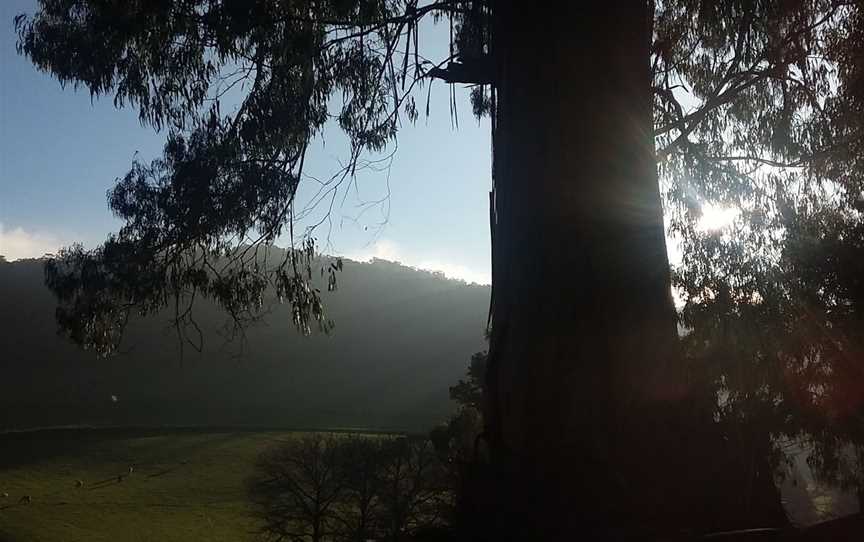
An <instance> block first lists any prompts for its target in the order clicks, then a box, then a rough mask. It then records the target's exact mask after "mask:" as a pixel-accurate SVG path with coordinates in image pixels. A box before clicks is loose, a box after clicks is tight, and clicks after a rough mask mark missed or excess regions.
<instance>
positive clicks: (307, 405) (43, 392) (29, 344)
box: [0, 260, 489, 430]
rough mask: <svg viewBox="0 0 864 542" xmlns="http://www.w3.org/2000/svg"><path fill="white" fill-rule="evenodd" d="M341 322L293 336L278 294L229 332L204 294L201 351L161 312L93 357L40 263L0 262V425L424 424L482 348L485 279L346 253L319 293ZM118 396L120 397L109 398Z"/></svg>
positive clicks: (199, 310)
mask: <svg viewBox="0 0 864 542" xmlns="http://www.w3.org/2000/svg"><path fill="white" fill-rule="evenodd" d="M324 295H325V296H326V297H325V302H326V304H327V305H326V306H327V309H328V312H329V315H330V317H331V318H332V319H333V320H335V322H336V328H335V330H334V331H333V332H332V333H331V334H330V335H328V336H325V335H320V334H319V335H313V336H311V337H302V336H300V335H299V334H298V333H297V332H296V331H295V330H294V328H293V327H292V325H291V324H290V320H289V310H288V307H287V306H282V305H276V306H275V307H274V309H273V312H272V313H271V314H270V315H269V316H268V317H267V319H266V320H265V322H263V323H262V324H260V325H257V326H255V327H253V328H251V329H250V330H249V331H248V343H247V344H246V348H245V350H244V351H243V352H242V354H241V352H240V344H239V342H236V341H235V342H226V341H225V339H224V338H223V337H221V336H220V334H219V330H220V328H221V327H222V325H223V324H224V323H225V316H224V314H222V313H221V312H220V311H219V310H218V309H217V308H216V307H214V306H212V305H209V304H207V303H205V302H201V303H199V304H198V305H196V318H197V320H198V321H199V323H200V324H201V325H202V328H203V330H204V332H205V346H204V350H203V352H202V353H201V354H198V353H197V352H195V351H193V350H191V349H190V348H186V349H185V354H184V357H183V360H182V363H181V359H180V356H179V347H178V342H177V338H176V335H175V334H174V330H173V328H172V327H171V326H170V322H169V315H167V314H166V315H164V316H161V317H160V316H157V317H151V318H148V319H143V320H137V321H134V322H132V323H131V324H130V328H129V330H128V333H127V335H126V339H125V341H124V345H123V349H122V352H121V353H120V354H119V355H117V356H115V357H112V358H109V359H96V358H95V357H94V356H93V355H92V354H91V353H88V352H83V351H81V350H79V349H78V348H77V347H76V346H74V345H72V344H70V343H68V342H67V341H66V340H65V339H64V338H62V337H60V336H58V335H57V332H56V327H55V324H54V317H53V314H54V308H55V302H54V299H53V297H52V295H51V293H50V292H49V291H48V290H47V289H46V288H45V287H44V286H43V285H42V265H41V262H40V261H37V260H28V261H19V262H14V263H0V329H2V333H0V429H10V428H26V427H35V426H45V425H66V424H94V425H103V424H119V425H127V424H134V425H175V424H176V425H213V426H226V425H228V426H232V425H244V426H280V427H286V426H292V427H322V426H326V427H343V426H349V427H374V428H387V429H411V430H422V429H426V428H428V427H429V426H430V425H431V424H433V423H435V422H436V421H438V420H440V419H441V418H442V417H443V416H445V415H446V413H447V412H448V411H449V409H450V408H451V406H450V404H449V401H448V398H447V387H448V386H449V385H451V384H452V383H454V382H455V380H456V379H458V378H459V377H460V376H461V375H462V373H463V372H464V368H465V366H466V364H467V361H468V358H469V356H470V355H471V354H472V353H473V352H476V351H478V350H480V349H482V348H483V347H484V344H483V339H482V335H483V328H484V325H485V322H486V311H487V304H488V296H489V289H488V287H486V286H477V285H466V284H464V283H461V282H457V281H451V280H446V279H444V278H443V277H441V276H439V275H435V274H432V273H428V272H424V271H417V270H414V269H409V268H406V267H403V266H401V265H398V264H395V263H391V262H385V261H382V260H376V261H373V262H372V263H358V262H350V261H348V262H346V266H345V271H344V272H343V273H342V275H341V276H340V282H339V289H338V291H336V292H333V293H327V294H324ZM112 396H115V397H116V399H117V400H116V401H114V400H113V399H112Z"/></svg>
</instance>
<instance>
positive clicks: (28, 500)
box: [18, 495, 33, 504]
mask: <svg viewBox="0 0 864 542" xmlns="http://www.w3.org/2000/svg"><path fill="white" fill-rule="evenodd" d="M22 502H23V503H24V504H32V503H33V497H31V496H30V495H22V496H21V498H20V499H18V504H21V503H22Z"/></svg>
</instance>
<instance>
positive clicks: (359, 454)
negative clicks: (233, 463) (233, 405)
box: [250, 434, 453, 542]
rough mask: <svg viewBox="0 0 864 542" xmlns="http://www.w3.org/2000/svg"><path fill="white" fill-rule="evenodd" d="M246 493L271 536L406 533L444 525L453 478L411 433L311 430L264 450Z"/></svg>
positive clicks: (356, 541) (356, 537)
mask: <svg viewBox="0 0 864 542" xmlns="http://www.w3.org/2000/svg"><path fill="white" fill-rule="evenodd" d="M258 470H259V473H258V475H257V476H256V477H255V478H254V479H252V480H251V482H250V494H251V496H252V499H253V501H254V503H255V505H256V506H257V507H258V509H259V513H260V516H261V518H262V519H263V521H264V526H263V528H262V530H263V532H264V534H265V535H266V536H267V537H268V538H269V539H270V540H279V541H281V540H286V541H291V542H294V541H297V542H299V541H312V542H318V541H323V540H344V541H346V542H349V541H350V542H365V541H366V540H370V539H371V540H392V541H395V540H406V539H420V537H423V536H425V537H427V538H424V539H429V538H428V536H429V534H430V533H437V532H438V531H440V530H442V529H444V528H446V527H447V525H448V519H449V514H450V510H451V508H452V501H453V497H452V496H453V490H452V487H451V485H452V484H451V480H452V478H451V477H449V476H448V475H447V474H448V473H447V470H446V468H445V466H444V465H443V464H442V463H441V462H440V460H439V458H438V456H437V455H436V453H435V449H434V447H433V446H432V444H431V442H430V441H429V440H428V439H425V438H418V437H366V436H360V435H352V436H343V437H334V436H332V435H331V436H324V435H320V434H315V435H310V436H307V437H305V438H303V439H299V440H297V441H293V442H289V443H287V444H284V445H282V446H279V447H277V448H274V449H271V450H268V451H266V452H264V453H263V454H262V456H261V458H260V459H259V461H258Z"/></svg>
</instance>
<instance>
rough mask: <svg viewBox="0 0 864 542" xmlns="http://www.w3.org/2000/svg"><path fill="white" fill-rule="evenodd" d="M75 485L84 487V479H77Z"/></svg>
mask: <svg viewBox="0 0 864 542" xmlns="http://www.w3.org/2000/svg"><path fill="white" fill-rule="evenodd" d="M75 487H78V488H81V487H84V480H75Z"/></svg>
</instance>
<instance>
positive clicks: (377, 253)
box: [344, 239, 492, 284]
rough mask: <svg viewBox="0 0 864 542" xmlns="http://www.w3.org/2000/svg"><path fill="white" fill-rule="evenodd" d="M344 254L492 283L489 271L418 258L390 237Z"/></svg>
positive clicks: (347, 256)
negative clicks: (359, 250)
mask: <svg viewBox="0 0 864 542" xmlns="http://www.w3.org/2000/svg"><path fill="white" fill-rule="evenodd" d="M344 256H345V257H346V258H349V259H351V260H355V261H359V262H368V261H370V260H372V259H373V258H378V259H381V260H389V261H391V262H399V263H401V264H402V265H406V266H408V267H414V268H416V269H424V270H426V271H437V272H439V273H443V274H444V276H445V277H447V278H451V279H459V280H464V281H465V282H468V283H472V282H473V283H476V284H490V283H491V282H492V281H491V277H490V275H489V273H488V272H483V271H478V270H476V269H471V268H469V267H467V266H465V265H461V264H458V263H454V262H445V261H440V260H438V259H431V258H422V257H419V258H418V257H415V256H413V255H411V254H408V253H406V251H405V250H403V249H402V248H401V247H400V246H399V245H398V244H396V243H394V242H393V241H390V240H389V239H380V240H378V241H376V242H375V244H373V245H372V246H370V247H369V248H368V250H364V251H361V252H359V253H348V254H344Z"/></svg>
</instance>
